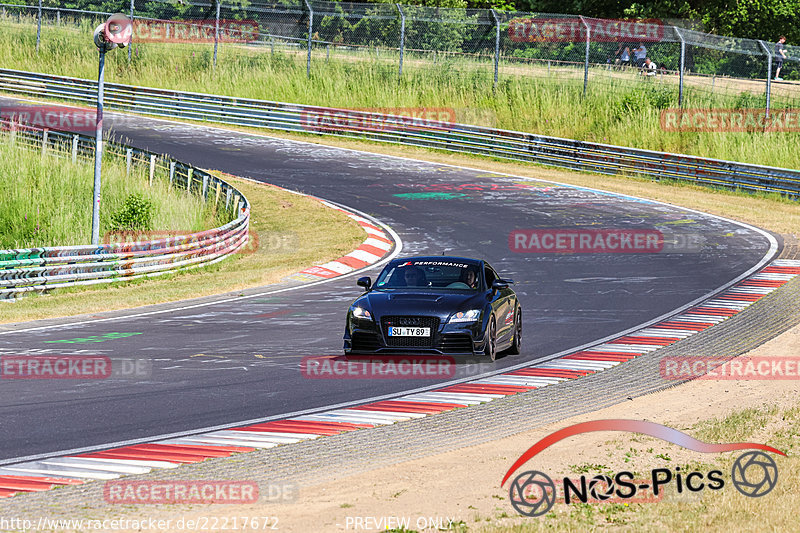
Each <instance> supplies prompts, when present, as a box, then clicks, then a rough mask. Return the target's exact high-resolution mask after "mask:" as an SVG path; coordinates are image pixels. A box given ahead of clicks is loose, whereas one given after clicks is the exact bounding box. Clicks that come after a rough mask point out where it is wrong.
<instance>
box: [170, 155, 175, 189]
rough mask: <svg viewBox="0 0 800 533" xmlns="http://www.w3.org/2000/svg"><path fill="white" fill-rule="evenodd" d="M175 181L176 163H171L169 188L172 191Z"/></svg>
mask: <svg viewBox="0 0 800 533" xmlns="http://www.w3.org/2000/svg"><path fill="white" fill-rule="evenodd" d="M174 179H175V161H170V162H169V188H170V189H172V181H173V180H174Z"/></svg>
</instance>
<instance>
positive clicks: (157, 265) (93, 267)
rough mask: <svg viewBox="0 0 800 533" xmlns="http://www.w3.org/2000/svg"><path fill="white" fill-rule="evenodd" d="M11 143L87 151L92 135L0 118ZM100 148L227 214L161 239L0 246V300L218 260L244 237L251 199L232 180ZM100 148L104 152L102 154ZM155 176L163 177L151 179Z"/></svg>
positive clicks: (90, 153)
mask: <svg viewBox="0 0 800 533" xmlns="http://www.w3.org/2000/svg"><path fill="white" fill-rule="evenodd" d="M0 129H2V130H7V131H6V133H7V134H8V135H10V136H11V138H12V139H13V142H15V143H20V144H25V145H28V146H32V147H36V148H37V149H38V148H41V149H42V151H43V152H44V151H48V150H49V151H52V152H53V153H56V154H61V155H64V156H69V155H70V154H71V157H72V160H73V161H75V160H77V158H78V157H81V158H93V157H94V138H93V137H88V136H86V135H80V134H77V133H64V132H60V131H53V130H46V129H37V128H32V127H29V126H23V125H19V124H15V123H14V122H11V121H3V120H0ZM106 146H107V148H106V152H107V153H108V154H109V155H111V156H117V157H124V158H125V159H126V163H127V168H128V170H129V171H130V167H131V165H133V164H137V163H145V164H148V165H149V172H150V173H149V178H150V182H151V183H152V181H153V179H154V178H156V176H157V175H160V176H168V179H169V183H170V185H171V186H173V187H176V188H181V189H183V190H185V191H187V192H188V193H190V194H195V195H197V196H199V197H201V198H203V199H204V200H205V201H206V202H213V203H214V205H215V206H218V209H223V210H224V211H225V212H227V217H226V218H228V219H230V221H229V222H228V223H226V224H224V225H222V226H220V227H217V228H214V229H210V230H207V231H201V232H197V233H191V234H185V235H175V236H169V237H167V238H163V239H156V240H147V241H140V242H128V243H108V244H100V245H97V246H95V245H82V246H52V247H42V248H29V249H18V250H0V300H3V299H14V298H18V297H20V296H24V295H26V294H29V293H33V292H44V291H47V290H50V289H56V288H63V287H69V286H77V285H93V284H99V283H112V282H115V281H122V280H128V279H134V278H141V277H150V276H158V275H163V274H167V273H170V272H174V271H177V270H183V269H189V268H196V267H200V266H205V265H210V264H213V263H216V262H218V261H221V260H222V259H224V258H226V257H229V256H231V255H232V254H234V253H236V252H237V251H239V250H240V249H241V248H242V247H243V246H245V245H246V244H247V242H248V229H249V224H250V204H249V202H248V200H247V198H246V197H245V196H244V194H242V193H241V192H240V191H238V190H237V189H236V188H235V187H233V186H232V185H230V184H228V183H226V182H225V181H223V180H221V179H219V178H217V177H215V176H212V175H211V174H209V173H208V172H205V171H204V170H201V169H198V168H195V167H192V166H190V165H187V164H185V163H181V162H180V161H175V160H172V159H170V158H168V157H165V156H163V155H159V154H155V153H152V152H148V151H145V150H140V149H138V148H131V147H128V146H125V145H123V144H119V143H114V142H109V143H108V144H107V145H106ZM104 155H105V154H104ZM158 179H162V178H160V177H159V178H158Z"/></svg>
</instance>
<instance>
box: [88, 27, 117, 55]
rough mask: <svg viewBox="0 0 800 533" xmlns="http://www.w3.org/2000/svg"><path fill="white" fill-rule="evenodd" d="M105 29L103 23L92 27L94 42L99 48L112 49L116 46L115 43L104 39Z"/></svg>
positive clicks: (106, 50)
mask: <svg viewBox="0 0 800 533" xmlns="http://www.w3.org/2000/svg"><path fill="white" fill-rule="evenodd" d="M105 31H106V25H105V24H100V25H99V26H98V27H96V28H95V29H94V44H95V46H97V48H99V49H100V50H103V51H105V52H108V51H109V50H113V49H114V48H116V47H117V43H112V42H109V41H106V35H105Z"/></svg>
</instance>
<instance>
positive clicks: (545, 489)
mask: <svg viewBox="0 0 800 533" xmlns="http://www.w3.org/2000/svg"><path fill="white" fill-rule="evenodd" d="M592 431H626V432H629V433H641V434H644V435H649V436H651V437H655V438H658V439H661V440H664V441H667V442H671V443H673V444H677V445H678V446H682V447H684V448H687V449H689V450H693V451H696V452H701V453H724V452H730V451H735V450H750V451H747V452H745V453H743V454H742V455H741V456H739V457H738V458H737V459H736V461H735V462H734V464H733V468H732V469H731V473H730V482H731V484H732V485H733V486H734V487H735V488H736V490H738V491H739V492H740V493H742V494H744V495H745V496H748V497H751V498H758V497H760V496H764V495H765V494H767V493H769V492H770V491H771V490H772V489H773V488H775V485H776V484H777V482H778V465H777V464H776V463H775V460H774V459H773V458H772V457H771V456H769V455H767V454H766V453H764V452H771V453H777V454H779V455H783V456H785V455H786V454H785V453H783V452H782V451H780V450H777V449H775V448H772V447H771V446H767V445H765V444H756V443H752V442H734V443H727V444H711V443H707V442H702V441H699V440H697V439H695V438H693V437H690V436H689V435H687V434H686V433H683V432H681V431H678V430H677V429H673V428H670V427H667V426H662V425H661V424H656V423H654V422H645V421H642V420H619V419H617V420H595V421H592V422H583V423H581V424H575V425H573V426H569V427H566V428H564V429H561V430H559V431H556V432H555V433H552V434H550V435H548V436H547V437H545V438H543V439H542V440H540V441H539V442H537V443H536V444H534V445H533V446H532V447H531V448H529V449H528V450H527V451H526V452H525V453H523V454H522V455H521V456H520V457H519V459H517V460H516V461H515V462H514V464H513V465H511V468H509V470H508V472H506V475H505V477H503V481H502V482H501V483H500V486H503V485H505V483H506V481H508V479H509V478H510V477H511V475H512V474H513V473H514V472H516V471H517V470H518V469H519V468H520V467H521V466H522V465H524V464H525V463H526V462H528V461H529V460H530V459H532V458H533V457H534V456H535V455H537V454H538V453H539V452H541V451H543V450H544V449H546V448H548V447H549V446H552V445H553V444H555V443H556V442H558V441H561V440H563V439H566V438H568V437H572V436H574V435H579V434H581V433H589V432H592ZM724 486H725V478H724V475H723V472H722V471H720V470H711V471H709V472H699V471H691V472H687V471H681V470H680V468H679V467H676V468H674V469H668V468H654V469H653V470H651V471H650V476H649V477H648V476H645V477H644V478H643V479H634V475H633V473H632V472H626V471H623V472H617V473H616V474H613V475H606V474H601V475H597V476H594V477H592V478H590V479H587V478H586V476H581V477H580V478H578V479H571V478H566V477H565V478H563V479H562V480H560V481H559V482H558V483H556V482H554V481H553V479H552V478H550V476H548V475H547V474H545V473H544V472H540V471H538V470H528V471H526V472H523V473H521V474H519V475H518V476H516V477H515V478H514V480H513V481H512V482H511V485H510V486H509V500H510V501H511V505H512V507H514V509H515V510H516V511H517V512H518V513H519V514H521V515H524V516H542V515H544V514H545V513H547V512H548V511H549V510H550V509H551V508H552V507H553V505H555V503H556V501H558V500H559V499H563V501H564V503H565V504H570V503H573V502H576V501H579V502H582V503H587V502H588V501H589V500H590V499H591V500H593V501H599V502H603V501H608V500H610V499H615V501H618V500H629V501H632V500H633V499H634V498H636V497H637V493H641V492H642V491H648V492H650V493H652V494H653V495H654V496H655V497H658V496H659V495H662V494H663V492H664V491H665V490H666V488H667V487H670V488H672V490H675V491H677V492H678V493H682V492H684V491H687V492H699V491H702V490H721V489H722V488H723V487H724Z"/></svg>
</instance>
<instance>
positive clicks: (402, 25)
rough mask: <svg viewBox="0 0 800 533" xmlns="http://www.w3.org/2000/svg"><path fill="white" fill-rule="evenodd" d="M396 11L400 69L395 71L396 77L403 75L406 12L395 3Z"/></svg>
mask: <svg viewBox="0 0 800 533" xmlns="http://www.w3.org/2000/svg"><path fill="white" fill-rule="evenodd" d="M395 6H396V7H397V11H399V12H400V69H399V70H398V72H397V77H398V78H399V77H401V76H402V75H403V52H405V49H406V14H405V13H403V7H402V6H401V5H400V4H395Z"/></svg>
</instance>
